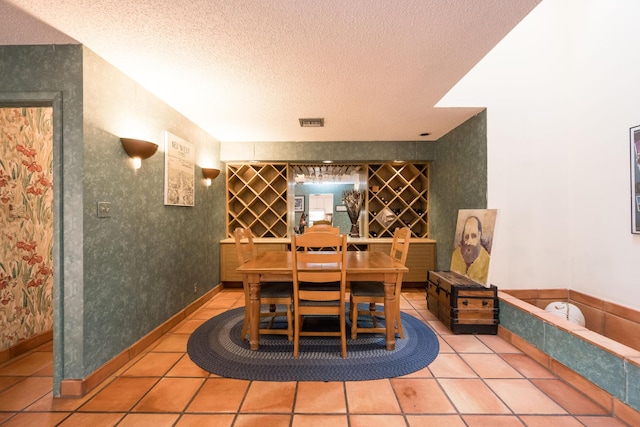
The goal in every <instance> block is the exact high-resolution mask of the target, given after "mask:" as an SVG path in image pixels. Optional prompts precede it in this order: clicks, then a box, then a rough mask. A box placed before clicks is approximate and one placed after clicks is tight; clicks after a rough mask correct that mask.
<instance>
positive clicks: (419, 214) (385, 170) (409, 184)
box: [367, 163, 429, 238]
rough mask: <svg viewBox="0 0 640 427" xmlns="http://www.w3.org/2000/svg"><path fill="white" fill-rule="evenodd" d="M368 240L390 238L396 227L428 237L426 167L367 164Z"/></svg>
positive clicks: (427, 173)
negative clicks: (369, 238) (370, 238)
mask: <svg viewBox="0 0 640 427" xmlns="http://www.w3.org/2000/svg"><path fill="white" fill-rule="evenodd" d="M367 175H368V176H367V180H368V184H369V191H368V194H369V196H368V200H367V207H368V218H369V237H392V236H393V232H394V230H395V229H396V227H404V226H408V227H409V228H410V229H411V235H412V236H413V237H418V238H428V237H429V164H427V163H402V164H395V163H380V164H369V165H368V172H367Z"/></svg>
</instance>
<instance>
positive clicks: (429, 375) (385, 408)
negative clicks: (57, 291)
mask: <svg viewBox="0 0 640 427" xmlns="http://www.w3.org/2000/svg"><path fill="white" fill-rule="evenodd" d="M243 303H244V298H243V294H242V291H241V290H240V289H225V290H223V291H222V292H220V293H219V294H217V295H215V296H214V297H213V298H212V299H211V300H209V301H207V302H206V303H205V304H204V305H203V306H202V307H200V308H199V309H198V310H197V311H196V312H195V313H193V314H192V315H191V316H189V318H188V319H186V320H184V321H183V322H182V323H180V324H179V325H178V326H176V327H175V328H174V329H173V330H171V331H170V332H169V333H168V334H166V335H164V336H163V337H162V338H160V339H159V340H158V341H157V342H155V343H153V344H152V345H151V346H149V348H148V349H147V351H145V352H144V353H142V354H140V355H139V356H138V357H137V358H135V359H134V360H132V361H130V362H129V363H128V364H127V365H126V366H124V367H122V368H121V369H120V370H118V371H117V372H115V373H114V375H113V376H111V377H110V378H109V379H107V380H106V381H104V383H102V384H101V385H99V386H98V387H96V388H95V389H94V390H92V391H91V392H90V393H89V394H88V395H87V396H85V397H83V398H73V399H72V398H63V399H54V398H53V397H52V378H51V375H52V353H51V344H47V345H44V346H42V347H40V348H38V349H36V350H34V351H32V352H30V353H27V354H25V355H23V356H20V357H18V358H16V359H14V360H11V361H9V362H7V363H5V364H4V365H0V424H1V425H2V426H7V427H9V426H21V427H25V426H54V425H58V426H85V425H91V426H92V427H99V426H116V425H117V426H121V427H125V426H154V427H162V426H233V427H241V426H256V425H260V426H264V427H272V426H287V427H289V426H291V427H298V426H304V427H314V426H322V427H325V426H344V427H361V426H362V427H365V426H366V427H375V426H384V427H396V426H404V427H406V426H410V427H425V426H438V427H440V426H452V427H453V426H532V427H535V426H543V427H547V426H567V427H569V426H589V427H596V426H624V425H626V424H624V423H623V422H621V421H620V420H618V419H616V418H614V417H612V416H610V415H609V414H607V413H606V411H605V410H604V409H603V408H601V407H600V406H598V405H597V404H596V403H594V402H593V401H592V400H590V399H589V398H587V397H586V396H585V395H583V394H582V393H580V391H579V390H576V389H574V388H572V387H571V386H569V385H567V383H565V382H564V381H562V380H561V379H559V378H557V377H556V376H554V375H553V374H552V373H551V372H549V371H548V370H547V369H545V368H544V367H542V366H541V365H539V364H538V363H537V362H535V361H534V360H533V359H531V358H529V357H528V356H527V355H525V354H523V353H522V352H520V351H519V350H518V349H516V348H515V347H513V346H511V345H510V344H508V343H507V342H506V341H505V340H503V339H502V338H500V337H498V336H494V335H479V336H473V335H453V334H451V332H450V331H449V330H448V329H447V328H446V327H444V325H443V324H442V323H440V322H439V321H438V320H437V319H436V318H435V317H434V316H432V315H431V313H430V312H429V311H428V310H427V307H426V301H425V293H424V291H423V290H420V289H407V290H405V291H404V292H403V295H402V301H401V308H402V310H403V311H405V312H407V313H408V314H411V315H413V316H414V317H417V318H420V319H423V321H424V322H426V323H427V324H429V325H430V326H431V327H432V329H433V330H434V331H435V332H436V333H437V335H438V339H439V341H440V354H439V355H438V357H437V359H436V360H435V361H434V362H433V363H432V364H431V365H429V366H428V367H426V368H424V369H422V370H420V371H418V372H415V373H412V374H410V375H406V376H404V377H399V378H391V379H383V380H375V381H355V382H298V383H296V382H259V381H255V382H253V381H244V380H236V379H228V378H221V377H217V376H215V375H210V374H209V373H207V372H205V371H203V370H201V369H200V368H198V367H197V366H196V365H194V364H193V363H192V362H191V360H190V359H189V356H188V355H187V354H186V343H187V339H188V337H189V334H190V333H191V332H192V331H193V330H194V329H195V328H197V327H198V326H199V325H200V324H201V323H202V322H204V321H205V320H207V319H209V318H211V317H212V316H215V315H217V314H219V313H221V312H223V311H225V310H227V309H229V308H233V307H238V306H241V305H242V304H243Z"/></svg>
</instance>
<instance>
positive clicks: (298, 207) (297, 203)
mask: <svg viewBox="0 0 640 427" xmlns="http://www.w3.org/2000/svg"><path fill="white" fill-rule="evenodd" d="M293 211H294V212H304V196H294V197H293Z"/></svg>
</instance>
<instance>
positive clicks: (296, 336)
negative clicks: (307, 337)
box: [293, 314, 302, 358]
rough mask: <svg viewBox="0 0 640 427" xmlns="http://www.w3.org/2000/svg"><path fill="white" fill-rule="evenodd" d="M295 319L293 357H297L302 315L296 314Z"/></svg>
mask: <svg viewBox="0 0 640 427" xmlns="http://www.w3.org/2000/svg"><path fill="white" fill-rule="evenodd" d="M295 316H296V321H295V329H296V330H295V332H294V334H293V357H294V358H297V357H298V351H299V350H300V329H301V326H302V325H301V323H302V316H300V315H298V314H296V315H295Z"/></svg>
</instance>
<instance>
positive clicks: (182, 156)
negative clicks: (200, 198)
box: [164, 132, 196, 206]
mask: <svg viewBox="0 0 640 427" xmlns="http://www.w3.org/2000/svg"><path fill="white" fill-rule="evenodd" d="M195 160H196V147H195V145H194V144H192V143H190V142H188V141H185V140H184V139H182V138H180V137H178V136H176V135H173V134H172V133H170V132H165V150H164V204H165V205H173V206H193V205H194V203H195V197H194V195H195Z"/></svg>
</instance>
